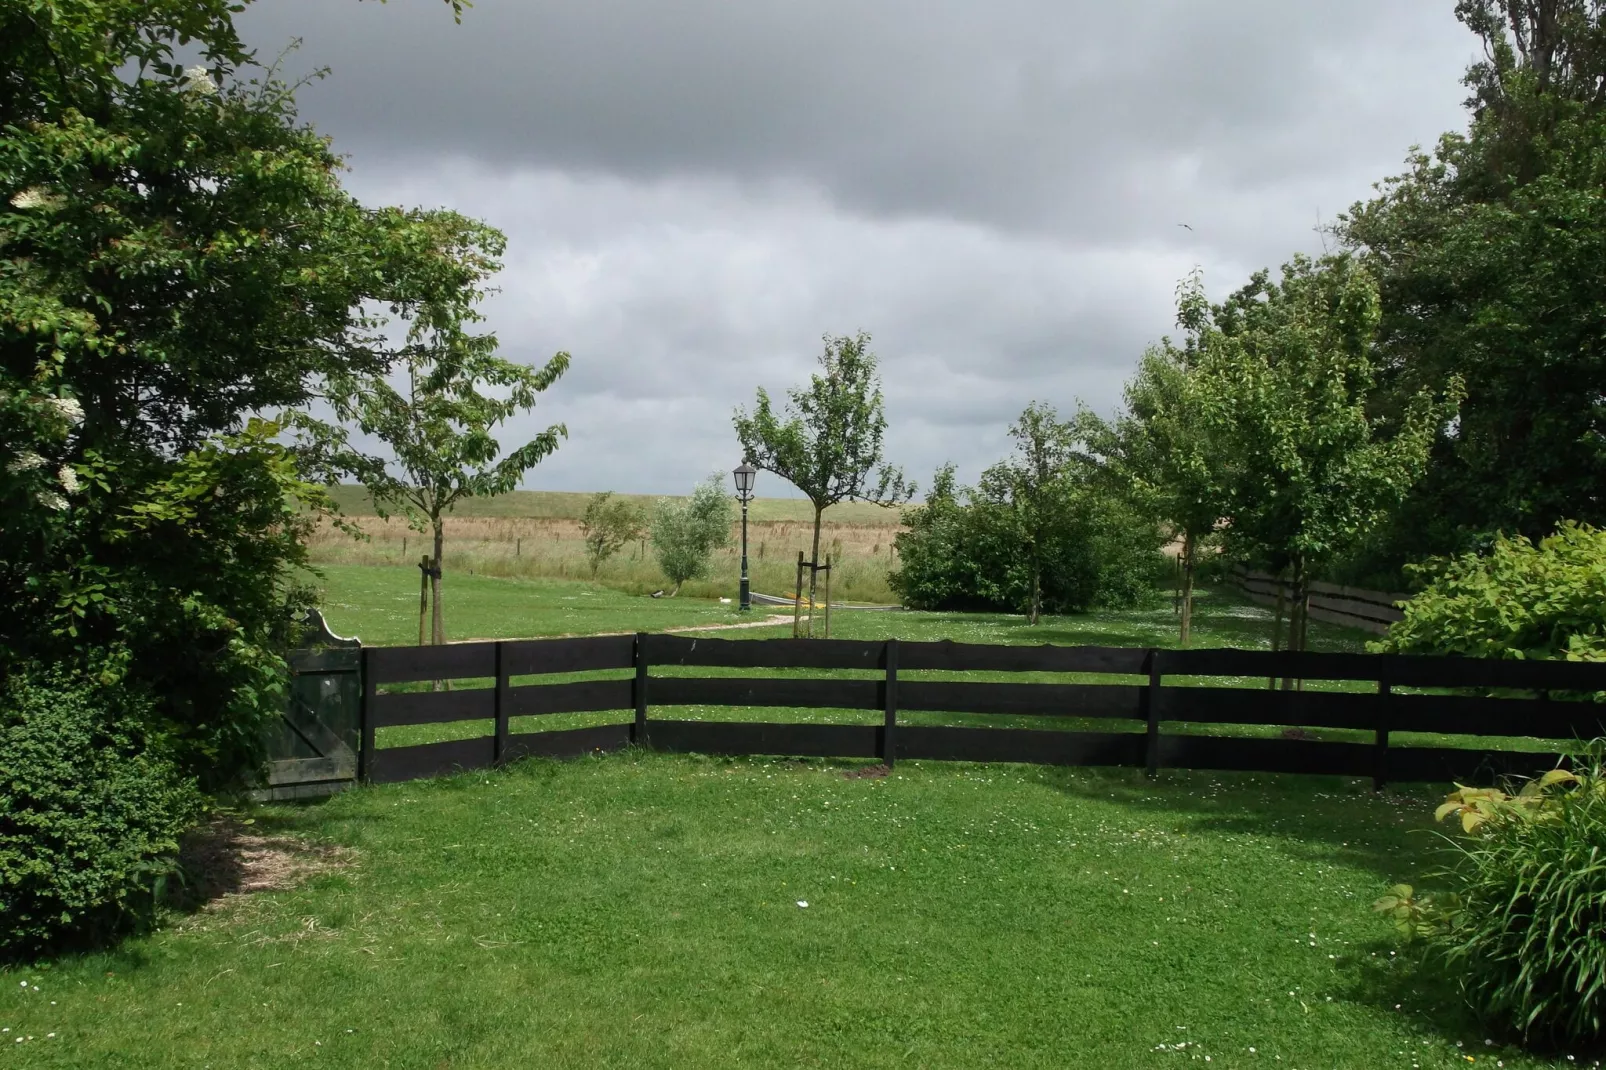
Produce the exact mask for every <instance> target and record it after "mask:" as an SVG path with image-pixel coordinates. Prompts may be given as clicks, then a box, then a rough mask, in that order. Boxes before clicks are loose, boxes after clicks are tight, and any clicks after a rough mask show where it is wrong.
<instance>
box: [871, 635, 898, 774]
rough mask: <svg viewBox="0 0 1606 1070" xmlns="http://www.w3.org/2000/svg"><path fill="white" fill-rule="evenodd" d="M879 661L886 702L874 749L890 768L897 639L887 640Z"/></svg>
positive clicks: (895, 709)
mask: <svg viewBox="0 0 1606 1070" xmlns="http://www.w3.org/2000/svg"><path fill="white" fill-rule="evenodd" d="M881 662H882V664H883V665H885V666H886V668H887V683H886V686H885V687H883V688H882V689H881V698H882V701H883V702H884V703H885V704H886V711H885V717H884V719H883V720H882V722H881V738H880V739H879V740H877V741H876V750H877V752H878V753H879V754H880V755H881V762H882V764H883V765H885V766H886V767H887V768H888V769H891V768H892V765H893V763H894V762H895V761H896V760H897V756H898V755H897V748H898V742H897V727H898V641H897V640H896V639H888V640H887V650H886V653H885V654H883V655H882V658H881Z"/></svg>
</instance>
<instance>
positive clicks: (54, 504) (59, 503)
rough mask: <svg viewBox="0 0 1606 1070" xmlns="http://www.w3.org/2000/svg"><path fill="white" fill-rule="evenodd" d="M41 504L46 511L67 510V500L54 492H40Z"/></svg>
mask: <svg viewBox="0 0 1606 1070" xmlns="http://www.w3.org/2000/svg"><path fill="white" fill-rule="evenodd" d="M39 504H40V505H42V506H44V507H45V508H46V509H55V510H57V511H60V510H62V509H65V508H67V499H66V498H63V497H62V496H61V495H59V494H57V493H56V492H55V491H53V490H42V491H40V492H39Z"/></svg>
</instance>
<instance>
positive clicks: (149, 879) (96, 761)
mask: <svg viewBox="0 0 1606 1070" xmlns="http://www.w3.org/2000/svg"><path fill="white" fill-rule="evenodd" d="M148 707H149V704H148V703H145V702H141V701H139V700H136V699H133V698H131V697H130V696H129V695H127V694H126V693H123V692H120V691H117V690H113V689H108V688H105V687H101V686H98V685H90V684H85V683H82V682H77V681H73V680H69V679H67V678H64V677H62V676H60V675H54V676H40V675H37V674H35V675H33V676H24V675H13V676H12V677H10V678H9V679H8V680H7V681H6V682H5V684H4V685H3V687H0V952H3V953H4V954H6V955H7V956H8V957H14V956H18V955H28V954H34V953H37V952H40V951H42V950H46V949H49V948H53V947H57V946H63V945H81V944H85V943H89V942H93V941H94V940H96V939H99V938H102V937H104V936H107V935H109V934H111V933H113V932H116V931H119V930H122V929H125V928H127V927H128V926H129V925H130V924H132V923H135V922H137V921H138V920H139V919H140V918H141V917H142V916H146V917H148V916H149V910H150V909H151V907H152V906H153V905H154V903H155V902H156V898H157V895H158V894H159V890H160V887H161V883H162V880H163V878H164V877H165V875H166V874H167V873H168V872H169V871H170V869H171V867H172V860H173V858H174V857H175V854H176V851H177V849H178V838H179V836H180V835H181V834H182V833H183V831H184V830H185V829H186V828H187V827H188V826H189V825H190V824H191V822H192V821H193V820H194V818H195V816H196V814H197V813H198V809H199V803H200V796H199V794H198V793H197V791H196V788H195V786H194V784H193V782H192V781H189V780H187V779H186V778H184V777H183V776H181V775H180V773H179V772H178V770H177V768H176V766H175V764H174V762H173V761H172V759H171V758H170V757H169V756H168V755H166V754H164V753H163V752H162V748H161V747H160V746H158V745H153V743H152V741H150V740H149V739H147V738H146V736H145V734H144V729H143V726H144V725H146V724H148V723H149V709H148Z"/></svg>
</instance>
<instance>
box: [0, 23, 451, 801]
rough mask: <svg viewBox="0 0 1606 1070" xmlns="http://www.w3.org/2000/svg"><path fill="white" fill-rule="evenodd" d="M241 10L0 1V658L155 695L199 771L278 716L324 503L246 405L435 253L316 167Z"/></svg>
mask: <svg viewBox="0 0 1606 1070" xmlns="http://www.w3.org/2000/svg"><path fill="white" fill-rule="evenodd" d="M239 10H240V7H239V5H237V4H234V3H231V2H229V0H148V2H141V3H127V2H122V0H115V2H114V0H72V2H71V3H65V2H61V3H45V2H24V3H7V4H3V5H0V247H3V248H4V253H3V264H4V267H3V270H0V471H3V472H4V475H0V513H3V515H4V517H5V519H4V520H3V521H0V675H5V674H6V673H8V672H10V671H13V670H16V671H22V670H23V668H24V667H25V666H27V665H29V664H35V665H52V666H60V667H63V668H68V669H72V668H76V669H79V670H82V671H84V672H87V673H90V674H92V675H93V676H95V677H96V678H98V679H99V680H100V681H101V682H107V681H110V680H112V679H120V680H122V681H123V682H124V683H126V684H127V685H129V686H130V687H132V688H133V689H135V690H137V691H140V692H143V693H146V694H149V695H151V696H154V698H155V700H156V701H155V705H154V706H153V707H152V708H153V710H154V713H153V717H154V718H155V721H154V722H153V725H152V729H153V731H155V732H158V733H159V734H160V735H162V736H163V737H164V738H166V739H167V740H168V741H169V742H171V743H172V744H173V745H174V747H175V753H176V754H177V755H178V758H179V760H180V762H181V763H182V765H183V767H184V769H185V771H186V772H187V773H189V774H192V775H196V776H198V777H200V778H201V780H202V782H203V784H204V785H205V786H207V787H214V786H222V785H225V784H228V783H230V782H237V781H238V779H239V778H240V777H242V776H243V775H244V774H246V773H247V772H248V771H249V770H250V769H251V768H252V767H253V765H254V764H255V760H256V758H257V757H258V756H259V755H260V753H261V741H262V739H263V731H262V725H263V724H264V722H265V721H266V720H267V719H269V718H276V717H277V716H278V713H279V710H280V708H281V706H280V703H281V701H282V695H283V691H282V688H283V677H284V662H283V659H282V658H281V657H280V653H281V652H282V650H283V649H284V647H285V646H286V645H287V644H288V643H289V642H290V641H291V636H292V621H293V620H294V617H295V615H296V613H297V612H298V611H299V609H300V608H302V607H303V606H305V605H306V604H308V603H309V600H310V592H309V591H308V589H307V588H306V587H305V585H303V584H300V583H298V582H297V580H296V577H297V575H298V574H299V569H300V565H301V564H302V563H303V562H304V560H305V555H304V541H303V536H304V534H305V530H306V525H307V523H308V520H309V518H310V517H311V516H313V515H314V514H315V512H316V511H317V510H318V509H319V508H321V507H322V506H323V505H324V504H326V501H327V500H326V498H324V497H323V496H322V494H321V492H320V490H319V488H318V487H316V486H313V485H311V484H310V483H309V482H308V480H307V479H305V478H304V472H303V469H302V468H301V466H300V462H299V458H298V457H297V456H295V455H294V454H292V453H290V452H289V451H287V449H286V447H285V446H284V445H283V444H282V443H281V442H280V441H279V440H278V437H277V433H278V431H279V428H278V427H277V426H276V425H275V424H274V423H273V422H267V421H255V422H253V420H252V417H253V416H254V415H258V414H262V413H267V412H274V411H278V410H283V409H287V408H295V407H298V406H301V405H303V404H305V403H307V402H308V401H309V400H310V399H311V397H312V396H313V394H314V391H315V389H316V386H317V383H318V381H319V379H320V377H322V376H325V375H327V374H330V373H332V372H338V371H343V370H344V371H351V370H355V369H362V368H374V367H377V366H378V365H379V364H380V363H381V361H382V360H383V355H382V354H381V353H380V352H378V351H377V350H376V349H375V348H374V347H373V346H372V345H371V344H370V343H371V338H370V337H369V336H370V334H371V333H372V332H371V331H370V330H369V326H370V323H369V321H368V320H367V319H365V317H364V314H363V310H364V308H365V307H374V306H376V305H377V306H389V305H400V306H405V305H407V304H408V303H410V302H412V301H413V300H414V295H415V294H416V293H417V291H418V288H419V287H420V286H423V285H425V284H433V283H432V280H433V279H435V278H436V277H438V276H440V275H444V274H450V273H453V272H455V271H456V261H455V254H454V250H453V249H452V248H450V247H449V246H443V245H442V244H441V243H440V242H439V241H438V240H437V239H438V237H439V236H440V232H439V231H438V230H436V229H434V228H432V226H431V223H430V218H431V214H430V213H427V212H403V211H399V210H384V209H381V210H375V209H370V208H366V207H364V206H363V205H362V204H360V203H358V202H357V201H356V200H355V199H354V198H353V197H352V196H351V195H350V194H349V193H347V192H346V191H345V190H344V189H342V188H341V185H340V177H339V176H340V171H341V169H342V164H341V161H340V158H339V156H338V155H336V153H335V152H334V150H332V149H331V148H330V146H329V144H328V143H327V142H326V141H325V140H324V139H323V138H322V137H320V136H319V134H318V132H317V131H316V130H314V129H313V128H311V127H310V126H308V125H307V124H306V123H305V122H304V121H302V120H301V119H299V118H298V117H297V115H296V110H295V100H294V95H293V92H292V88H291V87H288V86H285V85H283V84H281V83H279V82H277V81H276V80H275V79H274V78H273V76H272V74H271V72H266V71H263V70H262V69H261V68H259V67H255V65H254V62H253V60H252V57H251V54H250V52H249V50H248V49H247V48H246V47H245V46H244V44H243V43H242V42H241V41H240V38H239V35H238V33H237V32H236V28H235V25H234V22H233V19H234V16H235V14H236V13H237V12H238V11H239ZM181 45H182V46H183V47H184V48H185V49H186V51H188V52H189V53H190V54H191V55H193V56H194V57H195V58H196V61H197V66H195V67H192V68H190V69H188V70H186V69H182V68H181V67H180V66H179V65H178V63H177V61H176V57H175V49H177V48H179V47H180V46H181Z"/></svg>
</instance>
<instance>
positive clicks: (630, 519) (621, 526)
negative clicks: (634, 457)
mask: <svg viewBox="0 0 1606 1070" xmlns="http://www.w3.org/2000/svg"><path fill="white" fill-rule="evenodd" d="M646 531H647V518H646V517H645V516H643V515H642V512H641V510H640V509H637V508H636V507H635V506H633V505H631V504H630V503H629V502H624V501H615V500H614V498H613V491H611V490H608V491H603V492H602V493H601V494H597V495H593V496H592V498H591V500H590V501H589V502H587V503H586V511H585V513H584V515H582V516H581V517H580V532H581V534H583V535H584V536H585V546H586V560H587V561H588V562H590V564H591V575H592V576H593V577H595V576H596V574H597V570H598V569H600V568H601V567H602V566H603V563H604V562H606V561H607V560H608V558H610V557H612V556H613V555H614V554H616V553H618V552H619V550H620V549H621V548H622V547H624V546H625V544H626V543H631V542H635V541H636V540H637V539H639V538H641V537H642V536H643V535H645V534H646Z"/></svg>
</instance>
